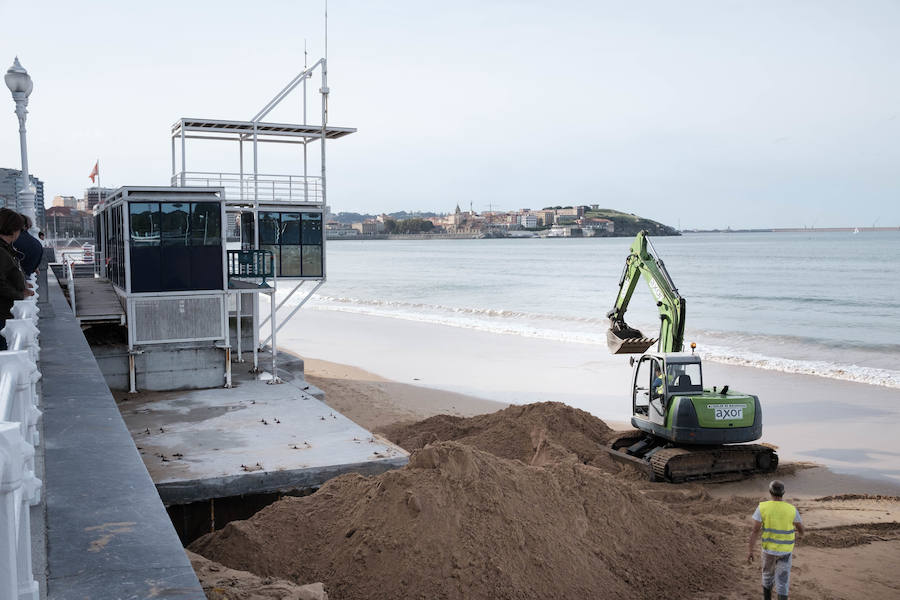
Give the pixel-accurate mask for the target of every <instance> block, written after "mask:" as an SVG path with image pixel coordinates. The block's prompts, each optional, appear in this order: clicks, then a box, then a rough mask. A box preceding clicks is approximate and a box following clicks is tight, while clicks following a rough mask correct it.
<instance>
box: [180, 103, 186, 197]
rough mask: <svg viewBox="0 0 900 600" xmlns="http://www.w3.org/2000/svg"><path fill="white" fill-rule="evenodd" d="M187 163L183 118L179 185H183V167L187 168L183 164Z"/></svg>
mask: <svg viewBox="0 0 900 600" xmlns="http://www.w3.org/2000/svg"><path fill="white" fill-rule="evenodd" d="M186 164H187V159H186V158H185V156H184V119H182V120H181V187H184V177H185V173H184V171H185V169H186V168H187V167H186V166H185V165H186Z"/></svg>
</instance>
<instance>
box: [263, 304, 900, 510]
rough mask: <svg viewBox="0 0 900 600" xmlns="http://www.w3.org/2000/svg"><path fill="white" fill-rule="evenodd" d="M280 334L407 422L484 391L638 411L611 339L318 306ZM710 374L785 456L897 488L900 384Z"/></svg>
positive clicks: (717, 367)
mask: <svg viewBox="0 0 900 600" xmlns="http://www.w3.org/2000/svg"><path fill="white" fill-rule="evenodd" d="M278 340H279V345H281V346H282V347H284V348H285V349H288V350H291V351H293V352H296V353H298V354H300V355H303V356H305V357H306V358H307V361H308V364H310V365H312V364H313V362H312V361H310V357H314V358H316V359H321V360H324V361H329V362H332V363H338V364H342V365H346V366H344V367H341V369H343V370H339V371H335V369H337V367H331V371H327V372H323V374H321V375H320V376H323V377H331V378H332V379H336V380H339V381H342V382H346V381H347V380H353V379H354V378H353V377H350V375H351V374H350V373H349V372H346V373H345V371H344V370H346V369H348V368H349V367H351V366H352V367H356V368H361V369H364V370H365V371H367V372H368V373H370V374H367V375H365V376H361V377H357V378H356V379H355V380H356V381H375V380H376V379H377V383H378V384H379V386H378V389H379V390H380V391H379V392H378V393H379V394H382V396H388V397H390V396H396V398H395V399H394V400H391V401H390V402H391V404H392V405H393V406H394V409H395V410H396V411H397V413H396V415H395V416H397V417H399V418H400V419H408V418H414V416H415V415H416V414H418V415H419V416H423V415H429V414H434V412H435V410H436V408H435V407H436V406H437V405H439V404H440V403H442V402H444V400H442V398H443V399H446V400H448V402H446V403H445V406H446V410H451V411H452V410H457V411H459V414H461V415H466V414H471V411H472V410H475V407H476V406H478V404H477V401H476V400H474V399H475V398H480V399H482V400H481V401H482V402H487V401H493V402H495V403H499V404H484V407H485V410H488V409H489V408H491V407H498V406H501V405H504V404H508V403H512V404H527V403H531V402H542V401H547V400H551V401H559V402H563V403H565V404H568V405H570V406H573V407H576V408H580V409H582V410H587V411H588V412H590V413H591V414H593V415H595V416H597V417H599V418H601V419H603V420H604V421H607V422H628V420H629V419H630V408H631V405H630V404H631V403H630V400H629V399H630V377H631V368H630V367H629V365H628V361H627V357H623V356H611V355H609V353H608V352H607V349H606V348H605V347H599V346H594V345H588V344H577V343H562V342H555V341H548V340H542V339H532V338H526V337H521V336H513V335H500V334H492V333H485V332H480V331H474V330H467V329H460V328H454V327H446V326H440V325H433V324H428V323H417V322H412V321H403V320H399V319H389V318H383V317H371V316H361V315H356V314H348V313H340V312H331V311H321V310H309V311H306V310H303V311H300V313H298V315H297V317H296V318H295V319H294V320H292V321H291V322H290V324H289V325H288V326H287V327H285V329H283V330H282V332H279V337H278ZM700 350H701V351H702V348H700ZM309 373H310V374H311V375H312V376H313V377H315V376H316V371H315V369H310V370H309ZM335 373H337V376H335ZM371 373H374V374H377V378H376V377H375V375H371ZM345 375H346V376H345ZM704 381H705V383H706V384H707V385H719V386H721V385H725V384H728V385H729V386H730V387H731V388H732V389H734V390H740V391H743V392H749V393H754V394H757V395H758V396H759V398H760V402H761V403H762V406H763V439H762V441H763V442H766V443H769V444H773V445H775V446H777V447H778V449H779V456H780V457H781V459H782V461H789V462H812V463H817V464H822V465H825V466H827V467H828V468H829V469H831V471H833V472H834V473H838V474H844V475H855V476H858V477H863V478H865V479H866V480H871V483H870V484H866V485H868V486H869V487H870V488H871V489H879V490H885V489H890V490H893V492H892V493H894V494H900V437H898V436H897V435H896V433H895V432H896V429H897V427H898V426H900V402H898V400H900V390H896V389H892V388H886V387H880V386H873V385H867V384H860V383H851V382H847V381H840V380H834V379H825V378H821V377H812V376H808V375H795V374H790V373H783V372H778V371H765V370H760V369H756V368H750V367H740V366H732V365H725V364H720V363H714V362H711V361H706V362H705V363H704ZM400 384H405V385H406V386H412V387H403V386H402V385H400ZM340 385H342V386H347V385H349V384H347V383H341V384H340ZM388 390H389V393H388ZM438 392H441V393H445V394H446V393H450V392H452V393H454V394H456V395H455V396H451V395H447V396H440V395H436V394H437V393H438ZM376 395H377V394H376ZM382 396H379V398H381V397H382ZM464 397H465V398H469V400H466V401H464V400H463V398H464ZM333 401H335V402H337V400H333ZM372 402H376V401H372ZM379 402H380V403H381V404H382V405H383V404H384V402H385V400H384V399H383V398H382V400H378V401H377V402H376V403H379ZM356 410H362V409H356ZM387 420H389V419H388V418H384V419H381V420H379V421H377V424H383V423H385V422H386V421H387ZM879 493H883V492H879Z"/></svg>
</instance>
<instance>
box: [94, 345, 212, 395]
mask: <svg viewBox="0 0 900 600" xmlns="http://www.w3.org/2000/svg"><path fill="white" fill-rule="evenodd" d="M91 350H92V351H93V353H94V357H95V358H96V360H97V364H98V365H99V367H100V371H101V372H102V373H103V378H104V379H105V380H106V385H107V386H109V388H110V389H111V390H127V389H128V388H129V380H128V346H125V345H114V346H93V347H91ZM134 366H135V372H136V381H137V389H138V390H153V391H166V390H188V389H204V388H215V387H222V386H224V385H225V351H224V350H223V349H221V348H216V347H213V346H208V345H207V346H202V347H196V346H194V347H190V346H188V347H185V346H184V345H181V346H167V345H159V346H145V347H144V348H143V354H138V355H136V356H135V357H134Z"/></svg>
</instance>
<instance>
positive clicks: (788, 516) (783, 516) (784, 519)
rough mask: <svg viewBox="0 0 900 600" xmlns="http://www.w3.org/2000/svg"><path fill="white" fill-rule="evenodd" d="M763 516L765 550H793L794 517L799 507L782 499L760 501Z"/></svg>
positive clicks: (760, 511)
mask: <svg viewBox="0 0 900 600" xmlns="http://www.w3.org/2000/svg"><path fill="white" fill-rule="evenodd" d="M759 514H760V515H761V516H762V527H763V528H762V547H763V550H775V551H778V552H791V551H793V549H794V517H796V515H797V509H796V508H794V505H793V504H790V503H788V502H782V501H781V500H769V501H768V502H760V503H759Z"/></svg>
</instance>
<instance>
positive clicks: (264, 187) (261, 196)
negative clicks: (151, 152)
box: [172, 171, 324, 204]
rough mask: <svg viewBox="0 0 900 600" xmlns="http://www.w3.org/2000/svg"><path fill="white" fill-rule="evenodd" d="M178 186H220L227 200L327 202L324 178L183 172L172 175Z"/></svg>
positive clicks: (174, 183) (174, 184)
mask: <svg viewBox="0 0 900 600" xmlns="http://www.w3.org/2000/svg"><path fill="white" fill-rule="evenodd" d="M172 185H173V186H175V187H190V186H194V187H197V186H200V187H220V188H223V189H224V190H225V199H226V200H234V201H242V202H249V201H253V200H260V201H263V202H266V201H280V202H297V203H300V202H304V203H310V204H321V203H322V202H323V198H324V194H323V186H322V178H321V177H318V176H311V175H308V176H303V175H277V174H267V173H259V174H257V175H256V177H255V178H254V176H253V174H252V173H244V174H241V173H218V172H211V171H190V172H187V171H185V172H180V173H176V174H175V175H173V176H172Z"/></svg>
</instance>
